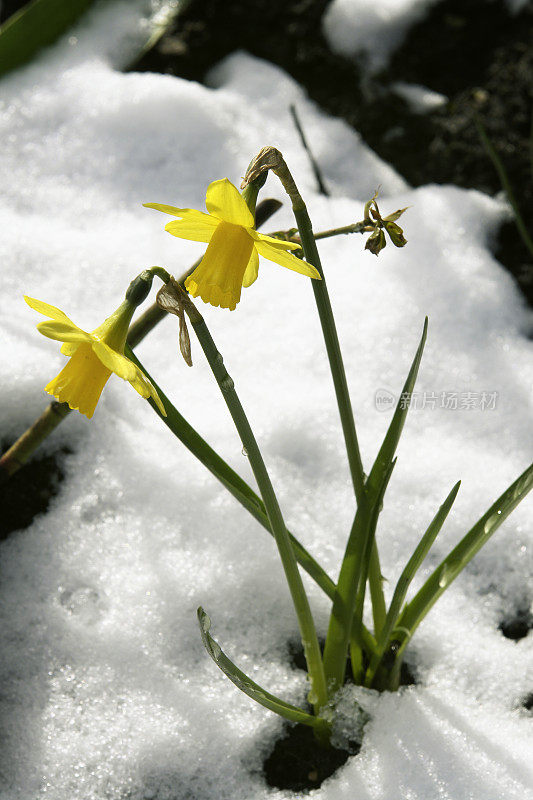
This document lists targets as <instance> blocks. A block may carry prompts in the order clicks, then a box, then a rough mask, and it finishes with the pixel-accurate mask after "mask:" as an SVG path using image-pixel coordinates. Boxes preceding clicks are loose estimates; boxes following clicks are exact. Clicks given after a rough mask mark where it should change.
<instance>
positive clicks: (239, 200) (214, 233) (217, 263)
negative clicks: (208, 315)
mask: <svg viewBox="0 0 533 800" xmlns="http://www.w3.org/2000/svg"><path fill="white" fill-rule="evenodd" d="M144 205H145V206H146V207H147V208H155V209H156V210H157V211H162V212H163V213H165V214H171V215H172V216H175V217H179V219H177V220H173V221H172V222H169V223H168V224H167V225H166V226H165V230H167V231H168V232H169V233H171V234H172V235H173V236H177V237H179V238H181V239H191V240H192V241H195V242H205V243H206V244H208V248H207V250H206V252H205V255H204V257H203V259H202V261H201V262H200V264H199V265H198V267H196V269H195V270H194V272H193V273H192V274H191V275H189V277H188V278H187V279H186V281H185V288H186V289H187V291H188V292H189V293H190V294H191V295H192V296H193V297H201V298H202V300H203V301H204V302H205V303H210V304H211V305H213V306H220V307H221V308H229V309H230V310H231V311H233V310H234V309H235V307H236V305H237V303H238V302H239V300H240V298H241V288H242V287H243V286H244V287H248V286H251V284H252V283H253V282H254V281H255V280H256V279H257V276H258V274H259V256H263V258H266V259H268V260H269V261H274V262H275V263H276V264H279V265H280V266H282V267H287V269H292V270H294V271H295V272H299V273H300V274H301V275H305V276H307V277H308V278H315V279H318V280H320V274H319V272H318V270H316V269H315V267H313V266H312V264H308V263H307V262H306V261H302V259H300V258H297V257H296V256H294V255H292V253H290V252H289V251H290V250H295V249H297V248H298V247H299V245H297V244H295V243H293V242H285V241H282V240H281V239H274V238H272V237H271V236H265V235H264V234H262V233H258V232H257V231H256V230H255V227H254V217H253V214H252V212H251V211H250V209H249V208H248V206H247V204H246V201H245V200H244V198H243V196H242V195H241V194H240V192H239V191H238V189H237V188H236V187H235V186H234V185H233V184H232V183H231V182H230V181H229V180H228V179H227V178H223V179H222V180H219V181H214V182H213V183H211V184H210V185H209V187H208V189H207V194H206V200H205V205H206V208H207V210H208V212H209V213H208V214H204V213H203V212H201V211H196V210H195V209H192V208H175V207H174V206H167V205H163V204H161V203H145V204H144Z"/></svg>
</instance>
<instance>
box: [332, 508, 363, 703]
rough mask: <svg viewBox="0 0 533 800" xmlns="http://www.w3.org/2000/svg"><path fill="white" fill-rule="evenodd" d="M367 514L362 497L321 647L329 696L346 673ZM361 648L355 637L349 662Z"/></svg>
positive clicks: (358, 657) (355, 659)
mask: <svg viewBox="0 0 533 800" xmlns="http://www.w3.org/2000/svg"><path fill="white" fill-rule="evenodd" d="M369 525H370V514H369V509H368V507H367V502H366V498H365V502H364V503H360V504H359V505H358V507H357V512H356V514H355V519H354V522H353V525H352V529H351V531H350V536H349V537H348V543H347V545H346V550H345V552H344V558H343V561H342V565H341V570H340V573H339V580H338V582H337V591H336V592H335V597H334V598H333V606H332V609H331V615H330V618H329V625H328V632H327V636H326V644H325V647H324V672H325V675H326V681H327V685H328V689H329V691H330V694H331V695H333V694H334V693H335V692H336V691H338V690H339V689H340V688H341V687H342V686H343V684H344V676H345V672H346V653H347V650H348V645H349V642H350V633H351V631H352V627H353V624H354V611H355V603H356V599H357V589H358V586H359V578H360V574H361V567H362V555H363V547H364V543H365V541H366V538H367V536H368V530H369ZM360 649H361V645H360V642H359V640H358V637H357V634H355V637H354V638H352V641H351V655H352V661H353V662H354V663H355V662H359V661H360V660H361V658H360V654H358V651H359V650H360Z"/></svg>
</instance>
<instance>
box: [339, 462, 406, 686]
mask: <svg viewBox="0 0 533 800" xmlns="http://www.w3.org/2000/svg"><path fill="white" fill-rule="evenodd" d="M395 466H396V459H394V461H392V462H391V464H390V466H389V469H388V470H387V472H386V473H385V475H384V476H383V482H382V484H381V487H380V490H379V494H378V496H377V498H376V501H375V503H374V506H373V508H372V511H371V513H370V523H369V525H368V530H367V532H366V541H365V542H364V543H363V548H362V555H361V560H360V567H359V574H358V575H357V578H356V580H357V585H358V588H357V594H356V600H355V608H354V614H353V623H352V631H353V638H354V639H355V640H356V641H357V640H360V631H361V626H362V624H363V611H364V606H365V594H366V582H367V578H368V571H369V568H370V558H371V553H372V548H373V545H374V541H375V537H376V528H377V524H378V519H379V514H380V511H381V507H382V505H383V498H384V496H385V492H386V491H387V486H388V485H389V481H390V478H391V475H392V472H393V470H394V467H395ZM354 650H355V648H354V647H353V645H352V647H351V648H350V652H351V655H354ZM359 663H361V664H362V659H359V658H358V657H357V656H356V657H355V663H354V660H352V672H353V677H354V681H355V683H356V684H360V683H361V682H362V678H363V675H362V672H361V671H359V672H357V665H358V664H359Z"/></svg>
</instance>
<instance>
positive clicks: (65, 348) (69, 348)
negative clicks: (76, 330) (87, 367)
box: [61, 342, 79, 356]
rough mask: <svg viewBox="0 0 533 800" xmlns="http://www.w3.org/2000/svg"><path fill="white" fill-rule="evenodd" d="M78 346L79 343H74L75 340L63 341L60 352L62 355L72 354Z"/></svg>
mask: <svg viewBox="0 0 533 800" xmlns="http://www.w3.org/2000/svg"><path fill="white" fill-rule="evenodd" d="M78 347H79V344H76V343H75V342H63V344H62V345H61V352H62V353H63V355H64V356H73V355H74V353H75V352H76V350H77V349H78Z"/></svg>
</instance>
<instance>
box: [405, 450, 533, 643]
mask: <svg viewBox="0 0 533 800" xmlns="http://www.w3.org/2000/svg"><path fill="white" fill-rule="evenodd" d="M532 487H533V464H532V465H531V466H530V467H528V468H527V469H526V470H525V472H523V473H522V475H520V477H519V478H517V479H516V481H515V482H514V483H512V484H511V486H509V488H508V489H507V490H506V491H505V492H504V493H503V494H502V496H501V497H499V498H498V500H496V502H495V503H494V504H493V505H492V506H491V507H490V508H489V510H488V511H487V512H486V514H484V515H483V516H482V517H481V519H480V520H479V521H478V522H476V524H475V525H474V527H473V528H471V530H470V531H469V532H468V533H467V534H466V536H464V537H463V539H461V541H460V542H459V544H458V545H457V546H456V547H454V549H453V550H452V551H451V553H449V555H447V556H446V558H445V559H444V560H443V561H442V562H441V563H440V564H439V566H438V567H437V568H436V569H435V570H434V571H433V573H432V574H431V575H430V577H429V578H428V579H427V581H426V582H425V583H424V585H423V586H422V588H421V589H420V590H419V591H418V592H417V594H416V595H415V596H414V597H413V599H412V600H411V602H410V603H409V604H408V605H407V606H406V607H405V609H404V610H403V612H402V613H401V614H400V617H399V619H398V626H397V627H398V628H405V629H406V632H404V633H401V635H400V637H399V638H400V639H402V638H405V637H407V638H410V637H411V636H412V635H413V633H414V631H415V629H416V628H417V627H418V625H419V624H420V623H421V622H422V620H423V619H424V617H425V616H426V614H427V613H428V611H429V610H430V609H431V607H432V606H433V605H434V604H435V603H436V601H437V600H438V599H439V597H440V596H441V594H442V593H443V592H444V591H445V590H446V589H447V588H448V586H450V584H451V583H452V581H454V580H455V578H456V577H457V576H458V575H459V573H460V572H462V570H463V569H464V568H465V567H466V565H467V564H468V562H469V561H471V560H472V558H473V557H474V556H475V555H476V553H477V552H478V550H480V549H481V548H482V547H483V545H484V544H485V543H486V542H487V541H488V540H489V539H490V537H491V536H492V534H493V533H494V532H495V531H496V530H497V529H498V528H499V527H500V525H501V524H502V522H503V521H504V520H505V519H507V517H508V516H509V514H510V513H511V512H512V511H513V510H514V509H515V508H516V506H517V505H518V504H519V503H520V501H521V500H522V499H523V498H524V497H525V496H526V495H527V493H528V492H529V491H530V489H531V488H532ZM407 631H409V634H407Z"/></svg>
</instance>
